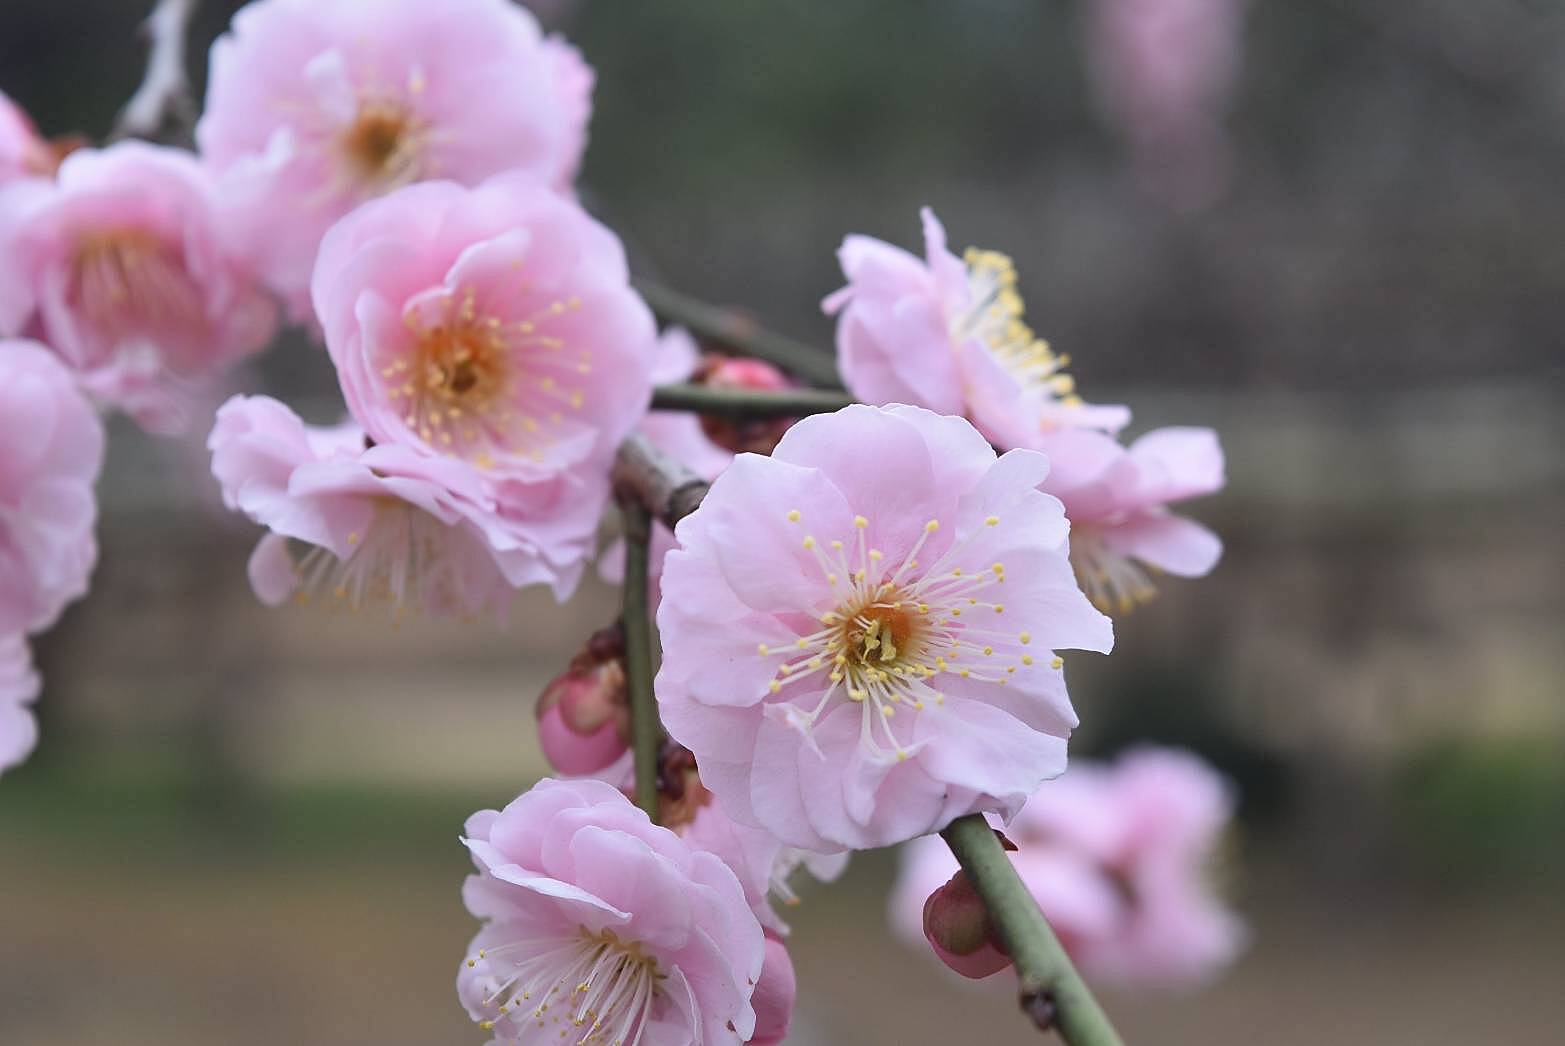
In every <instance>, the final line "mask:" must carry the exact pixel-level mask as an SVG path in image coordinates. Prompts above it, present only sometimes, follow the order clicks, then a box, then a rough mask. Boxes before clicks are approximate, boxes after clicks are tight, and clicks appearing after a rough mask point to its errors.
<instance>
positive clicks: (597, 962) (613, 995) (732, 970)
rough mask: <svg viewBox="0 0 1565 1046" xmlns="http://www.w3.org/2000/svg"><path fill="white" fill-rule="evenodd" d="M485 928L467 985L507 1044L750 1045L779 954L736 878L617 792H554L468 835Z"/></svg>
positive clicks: (475, 1013)
mask: <svg viewBox="0 0 1565 1046" xmlns="http://www.w3.org/2000/svg"><path fill="white" fill-rule="evenodd" d="M463 841H464V842H465V843H466V845H467V848H468V850H469V851H470V852H471V853H472V856H473V862H474V864H476V865H477V867H478V874H477V875H474V876H471V877H469V878H468V880H467V884H466V886H465V887H464V889H463V899H464V900H465V901H466V903H467V908H468V911H470V912H471V913H472V914H473V915H474V916H476V917H478V918H480V919H483V920H485V926H484V928H483V929H482V930H480V931H479V933H478V936H477V937H475V938H474V940H473V943H472V946H471V948H470V950H469V952H468V958H467V959H466V961H465V962H463V964H462V966H461V968H460V971H459V973H458V977H457V990H458V994H459V995H460V997H461V999H462V1003H463V1005H464V1006H465V1007H466V1008H467V1011H468V1013H469V1014H470V1015H471V1016H472V1018H473V1019H474V1020H475V1021H479V1022H481V1025H482V1026H483V1027H484V1028H485V1029H486V1030H491V1031H493V1032H494V1034H495V1037H496V1041H497V1042H500V1043H521V1044H528V1046H533V1044H539V1046H541V1044H544V1043H548V1044H551V1046H552V1044H556V1043H560V1042H569V1043H600V1042H601V1043H627V1044H628V1043H641V1044H643V1046H687V1044H689V1043H696V1042H700V1043H707V1044H710V1046H718V1044H723V1043H730V1044H738V1043H742V1042H745V1041H747V1040H749V1039H750V1037H751V1035H752V1034H754V1032H755V1030H756V1014H755V1011H754V1010H753V1009H752V1006H751V998H752V995H753V993H754V992H755V991H756V982H757V980H758V979H760V977H761V971H762V963H763V959H764V957H765V942H764V939H763V936H762V933H761V927H760V924H759V923H757V922H756V921H755V917H754V916H753V915H752V914H751V913H750V908H749V906H748V905H747V904H746V903H745V899H744V892H743V890H742V889H741V888H740V885H739V881H738V880H737V879H735V878H734V873H733V872H732V871H730V870H729V868H728V866H727V865H725V864H724V863H723V862H722V861H721V860H719V859H718V858H716V857H714V856H713V855H712V854H709V853H706V852H704V851H701V850H697V849H694V848H692V847H691V846H690V845H688V844H687V843H686V842H685V841H684V840H682V839H680V838H679V836H677V835H675V834H674V833H673V832H671V831H669V830H668V829H666V828H661V827H658V826H656V825H654V824H652V822H651V821H649V820H648V819H647V816H646V814H644V813H642V812H641V811H640V810H639V809H637V808H636V807H634V806H632V805H631V803H630V801H629V800H628V799H626V798H625V796H624V795H622V794H621V793H620V792H619V791H618V790H616V789H615V788H614V787H613V786H611V785H609V784H606V783H604V782H602V781H591V780H576V781H555V780H545V781H541V782H539V783H538V784H537V785H534V786H533V788H532V789H530V790H529V791H527V792H526V793H524V794H523V795H521V796H520V797H519V798H517V799H516V800H515V801H513V802H512V803H511V804H510V805H508V806H507V807H506V808H505V809H504V810H501V811H498V812H496V811H494V810H484V811H480V812H479V813H477V814H474V815H473V816H472V817H471V818H469V820H468V822H467V831H466V838H465V839H464V840H463Z"/></svg>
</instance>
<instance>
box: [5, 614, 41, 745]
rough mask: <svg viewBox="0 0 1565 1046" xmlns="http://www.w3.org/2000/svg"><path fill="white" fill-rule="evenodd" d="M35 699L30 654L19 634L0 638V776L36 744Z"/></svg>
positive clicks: (36, 684)
mask: <svg viewBox="0 0 1565 1046" xmlns="http://www.w3.org/2000/svg"><path fill="white" fill-rule="evenodd" d="M37 697H38V673H37V672H34V671H33V659H32V652H31V651H30V650H28V648H27V640H26V639H24V638H23V637H22V636H19V635H9V636H4V637H0V773H4V772H5V771H6V770H9V769H10V768H12V767H13V766H16V765H17V764H19V763H21V762H22V761H23V760H24V759H26V758H27V757H28V755H30V754H31V753H32V750H33V746H34V745H36V744H37V743H38V722H37V720H35V719H34V718H33V712H32V708H31V707H30V706H31V705H32V703H33V701H34V700H35V699H37Z"/></svg>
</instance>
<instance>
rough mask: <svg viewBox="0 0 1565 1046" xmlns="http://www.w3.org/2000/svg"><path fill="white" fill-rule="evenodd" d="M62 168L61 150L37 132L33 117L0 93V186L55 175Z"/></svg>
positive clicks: (2, 92)
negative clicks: (59, 152)
mask: <svg viewBox="0 0 1565 1046" xmlns="http://www.w3.org/2000/svg"><path fill="white" fill-rule="evenodd" d="M59 165H60V159H59V154H58V150H56V149H55V147H54V146H52V145H50V144H49V143H48V142H47V141H45V140H44V139H43V137H42V136H41V135H40V134H39V133H38V128H37V127H36V126H35V125H34V124H33V120H32V117H30V116H28V115H27V113H26V112H25V111H24V110H23V109H22V107H21V106H19V105H17V104H16V102H14V101H13V100H12V99H11V98H10V97H9V96H8V95H7V94H6V93H5V92H4V91H0V185H3V184H5V183H6V182H9V181H12V180H14V179H17V178H37V177H49V176H52V175H53V174H54V171H55V168H57V167H58V166H59Z"/></svg>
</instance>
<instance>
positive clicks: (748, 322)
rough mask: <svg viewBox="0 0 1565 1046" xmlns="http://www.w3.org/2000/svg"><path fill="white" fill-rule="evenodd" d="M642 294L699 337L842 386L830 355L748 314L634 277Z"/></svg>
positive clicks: (662, 314)
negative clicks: (759, 322)
mask: <svg viewBox="0 0 1565 1046" xmlns="http://www.w3.org/2000/svg"><path fill="white" fill-rule="evenodd" d="M633 282H634V285H635V288H636V290H637V291H639V292H640V294H641V296H642V298H644V299H646V302H647V304H648V305H649V306H651V308H652V311H653V312H654V313H655V314H657V316H658V318H660V319H662V320H663V321H664V322H665V323H677V324H679V325H680V326H681V327H684V328H685V329H687V330H689V331H690V333H692V334H694V335H695V336H696V337H697V338H701V339H704V340H706V341H710V342H714V343H716V344H718V345H721V346H723V347H724V348H727V349H732V350H733V351H734V352H737V353H739V354H740V355H743V356H753V357H755V358H756V359H758V360H765V361H766V362H767V363H772V364H776V365H777V366H778V367H781V368H782V369H783V370H785V371H787V372H789V373H790V374H793V375H796V376H797V377H800V378H802V379H804V380H805V381H807V382H809V383H810V384H811V385H816V386H819V387H820V388H826V389H837V388H841V387H842V379H841V378H839V377H838V376H837V364H836V362H835V361H834V360H833V359H832V357H831V355H830V354H828V353H825V352H821V351H820V350H818V349H814V348H811V347H810V346H808V345H806V344H804V343H803V342H798V341H794V340H793V339H792V338H788V337H784V336H783V335H781V334H776V333H774V332H772V331H769V330H767V329H766V328H764V327H762V326H761V325H760V324H758V323H756V322H755V321H754V320H752V319H750V318H749V317H747V316H743V315H740V314H739V313H736V312H732V311H730V310H728V309H723V308H720V307H718V306H716V305H708V304H707V303H706V302H704V301H697V300H696V299H695V298H691V297H689V296H687V295H684V294H681V293H679V292H678V291H673V290H669V289H668V288H667V287H663V286H660V285H659V284H656V283H649V282H647V281H646V280H635V281H633Z"/></svg>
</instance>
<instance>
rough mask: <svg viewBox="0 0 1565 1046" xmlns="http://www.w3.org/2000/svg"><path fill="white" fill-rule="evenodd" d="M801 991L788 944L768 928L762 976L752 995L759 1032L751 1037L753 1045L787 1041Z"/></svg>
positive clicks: (759, 1045) (762, 1045)
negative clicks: (794, 972)
mask: <svg viewBox="0 0 1565 1046" xmlns="http://www.w3.org/2000/svg"><path fill="white" fill-rule="evenodd" d="M797 994H798V982H797V981H796V980H795V979H794V975H793V960H792V959H791V958H789V956H788V946H787V945H785V944H783V942H782V938H780V937H778V936H777V935H776V934H774V933H772V932H771V931H770V930H768V931H766V959H765V961H764V962H763V963H762V965H761V978H760V980H758V981H756V982H755V994H754V995H752V996H751V997H750V1005H752V1006H754V1007H755V1034H754V1035H752V1036H751V1037H750V1046H775V1044H776V1043H779V1042H782V1041H783V1039H784V1037H786V1036H787V1034H788V1025H789V1024H790V1023H791V1022H792V1021H793V1000H794V997H795V995H797Z"/></svg>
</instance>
